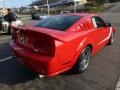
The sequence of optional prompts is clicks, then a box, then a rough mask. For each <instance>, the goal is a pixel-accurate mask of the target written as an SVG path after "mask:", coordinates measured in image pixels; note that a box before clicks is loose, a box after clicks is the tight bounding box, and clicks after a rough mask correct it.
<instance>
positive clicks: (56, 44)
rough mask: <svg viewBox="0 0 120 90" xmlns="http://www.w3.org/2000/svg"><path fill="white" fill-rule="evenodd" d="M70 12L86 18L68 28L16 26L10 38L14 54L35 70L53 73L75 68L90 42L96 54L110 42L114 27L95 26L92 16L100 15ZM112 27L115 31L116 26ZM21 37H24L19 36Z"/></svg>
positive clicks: (44, 73)
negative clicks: (60, 29) (64, 29)
mask: <svg viewBox="0 0 120 90" xmlns="http://www.w3.org/2000/svg"><path fill="white" fill-rule="evenodd" d="M70 15H81V16H83V18H82V19H81V20H79V21H77V22H76V23H74V24H73V25H72V26H71V27H70V28H68V29H67V30H66V31H57V30H52V29H46V28H37V27H14V28H13V34H12V35H13V39H12V40H11V41H10V46H11V48H12V50H13V52H14V55H15V56H16V57H17V58H20V62H22V63H23V64H24V65H25V66H26V67H28V68H29V69H31V70H33V71H34V72H37V73H38V74H42V75H46V76H53V75H56V74H59V73H62V72H64V71H66V70H69V69H71V68H72V67H73V65H74V64H75V62H76V60H77V57H78V56H79V55H80V53H81V51H82V50H83V49H84V48H85V47H86V46H87V45H91V46H92V55H94V54H95V53H96V52H98V51H99V50H100V49H101V48H102V47H103V46H105V45H106V44H107V43H108V41H109V39H110V37H109V34H110V27H103V28H94V26H93V23H92V20H91V17H93V16H97V15H94V14H70ZM111 30H112V32H115V29H114V28H113V27H111ZM20 35H21V36H20ZM20 37H22V38H21V40H20V39H18V38H20ZM106 38H107V39H106ZM22 39H23V41H22ZM104 39H105V40H104ZM103 41H104V42H103ZM18 60H19V59H18Z"/></svg>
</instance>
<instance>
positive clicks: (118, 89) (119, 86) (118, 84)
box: [115, 77, 120, 90]
mask: <svg viewBox="0 0 120 90" xmlns="http://www.w3.org/2000/svg"><path fill="white" fill-rule="evenodd" d="M115 90H120V77H119V80H118V82H117V84H116V88H115Z"/></svg>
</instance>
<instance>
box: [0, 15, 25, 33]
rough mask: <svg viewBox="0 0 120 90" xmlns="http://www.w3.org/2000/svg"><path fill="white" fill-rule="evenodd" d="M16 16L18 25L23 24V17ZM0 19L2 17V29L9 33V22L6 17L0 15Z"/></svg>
mask: <svg viewBox="0 0 120 90" xmlns="http://www.w3.org/2000/svg"><path fill="white" fill-rule="evenodd" d="M16 18H17V20H16V23H17V25H18V26H19V25H23V22H22V20H21V17H20V16H18V15H16ZM0 19H1V21H2V30H1V31H3V32H5V33H7V32H8V26H9V23H8V22H7V21H6V20H5V19H4V17H3V16H0Z"/></svg>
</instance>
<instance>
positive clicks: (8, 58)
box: [0, 56, 13, 63]
mask: <svg viewBox="0 0 120 90" xmlns="http://www.w3.org/2000/svg"><path fill="white" fill-rule="evenodd" d="M12 58H13V57H12V56H9V57H7V58H3V59H0V63H1V62H5V61H8V60H10V59H12Z"/></svg>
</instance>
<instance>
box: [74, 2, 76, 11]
mask: <svg viewBox="0 0 120 90" xmlns="http://www.w3.org/2000/svg"><path fill="white" fill-rule="evenodd" d="M76 8H77V3H76V1H74V13H76Z"/></svg>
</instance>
